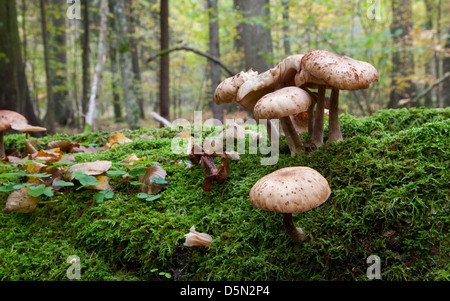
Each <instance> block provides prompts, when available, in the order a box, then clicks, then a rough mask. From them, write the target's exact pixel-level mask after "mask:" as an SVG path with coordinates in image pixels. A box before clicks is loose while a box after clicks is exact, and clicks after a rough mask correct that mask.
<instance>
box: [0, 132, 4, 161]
mask: <svg viewBox="0 0 450 301" xmlns="http://www.w3.org/2000/svg"><path fill="white" fill-rule="evenodd" d="M4 157H5V144H4V142H3V131H0V159H3V158H4Z"/></svg>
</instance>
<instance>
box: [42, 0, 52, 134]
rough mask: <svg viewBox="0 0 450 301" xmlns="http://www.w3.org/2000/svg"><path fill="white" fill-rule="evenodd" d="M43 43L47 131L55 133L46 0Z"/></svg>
mask: <svg viewBox="0 0 450 301" xmlns="http://www.w3.org/2000/svg"><path fill="white" fill-rule="evenodd" d="M40 9H41V25H42V43H43V46H44V62H45V78H46V81H47V131H48V132H49V134H54V133H55V111H54V106H53V91H52V82H53V81H52V76H51V71H50V51H49V45H48V36H47V18H46V15H45V11H46V7H45V0H40Z"/></svg>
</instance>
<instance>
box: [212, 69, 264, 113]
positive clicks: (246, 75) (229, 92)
mask: <svg viewBox="0 0 450 301" xmlns="http://www.w3.org/2000/svg"><path fill="white" fill-rule="evenodd" d="M256 75H258V72H256V71H253V70H252V69H250V70H248V71H247V72H244V71H241V72H239V73H238V74H236V75H234V76H232V77H228V78H227V79H225V80H224V81H223V82H221V83H220V84H219V85H218V86H217V88H216V91H215V92H214V102H215V103H216V104H218V105H219V104H223V103H231V102H233V101H234V100H236V94H237V92H238V90H239V87H240V86H241V85H242V84H243V83H245V82H246V81H247V80H249V79H250V78H252V77H255V76H256Z"/></svg>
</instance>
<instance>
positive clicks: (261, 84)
mask: <svg viewBox="0 0 450 301" xmlns="http://www.w3.org/2000/svg"><path fill="white" fill-rule="evenodd" d="M302 57H303V55H302V54H295V55H291V56H288V57H286V58H285V59H284V60H282V61H281V62H280V63H279V64H278V65H276V66H275V67H274V68H272V69H269V70H267V71H266V72H263V73H261V74H258V76H255V77H253V78H251V79H249V80H248V81H246V82H245V83H244V84H242V86H241V87H240V88H239V90H238V93H237V97H236V102H238V103H239V104H241V105H242V106H243V107H244V108H246V109H250V110H252V109H253V107H254V106H255V104H256V102H257V101H258V100H259V99H260V98H261V97H262V96H264V95H265V94H267V93H270V92H273V91H274V90H276V89H277V87H285V86H293V85H295V81H294V78H295V74H297V72H298V71H299V70H300V61H301V59H302Z"/></svg>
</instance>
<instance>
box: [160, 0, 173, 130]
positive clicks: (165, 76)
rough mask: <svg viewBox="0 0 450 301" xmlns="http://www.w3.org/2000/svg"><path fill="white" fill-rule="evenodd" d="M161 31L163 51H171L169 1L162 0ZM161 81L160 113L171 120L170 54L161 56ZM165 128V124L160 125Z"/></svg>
mask: <svg viewBox="0 0 450 301" xmlns="http://www.w3.org/2000/svg"><path fill="white" fill-rule="evenodd" d="M160 30H161V40H160V43H161V51H164V50H166V49H169V0H161V11H160ZM159 72H160V79H159V111H160V112H159V113H160V115H161V116H162V117H163V118H165V119H169V117H170V115H169V108H170V95H169V85H170V78H169V74H170V73H169V54H168V53H166V54H163V55H161V59H160V71H159ZM160 126H161V127H163V126H164V124H163V123H161V125H160Z"/></svg>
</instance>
